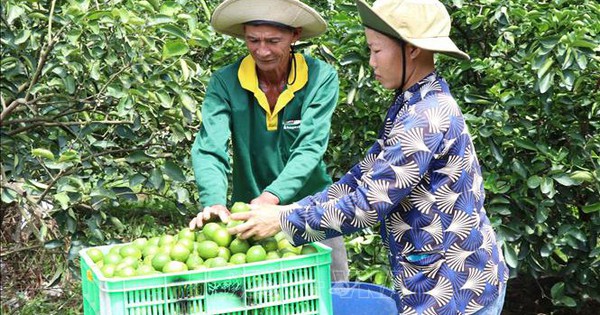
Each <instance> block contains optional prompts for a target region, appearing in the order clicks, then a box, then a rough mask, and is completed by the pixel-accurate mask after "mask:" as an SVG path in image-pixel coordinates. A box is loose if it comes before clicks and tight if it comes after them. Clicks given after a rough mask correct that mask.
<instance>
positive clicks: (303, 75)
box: [238, 54, 308, 131]
mask: <svg viewBox="0 0 600 315" xmlns="http://www.w3.org/2000/svg"><path fill="white" fill-rule="evenodd" d="M295 57H296V69H294V67H292V70H291V71H290V75H289V77H288V81H289V80H293V78H294V75H295V76H296V81H295V82H294V84H292V85H286V88H285V90H283V92H281V94H280V95H279V98H277V104H275V108H274V109H273V112H271V107H270V106H269V102H268V101H267V96H266V95H265V93H264V92H263V91H262V90H261V89H260V88H259V87H258V76H257V75H256V63H255V62H254V59H253V58H252V56H251V55H248V56H246V58H244V59H243V60H242V63H241V64H240V69H239V70H238V79H239V80H240V84H241V85H242V87H243V88H244V89H246V90H248V91H250V92H252V93H254V97H255V98H256V100H257V101H258V104H259V105H260V107H262V108H263V109H264V110H265V113H266V117H267V130H269V131H275V130H277V114H278V113H279V112H280V111H281V110H282V109H283V108H284V107H285V105H287V104H288V103H289V102H290V101H291V100H292V99H293V98H294V93H295V92H296V91H299V90H300V89H302V88H303V87H304V86H305V85H306V82H308V66H307V65H306V60H304V56H302V54H295ZM294 70H295V71H296V73H295V74H294Z"/></svg>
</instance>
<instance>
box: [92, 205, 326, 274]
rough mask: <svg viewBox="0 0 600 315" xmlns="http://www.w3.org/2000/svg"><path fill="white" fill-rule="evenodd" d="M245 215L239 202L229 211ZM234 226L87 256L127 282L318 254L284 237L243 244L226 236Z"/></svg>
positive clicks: (143, 240) (163, 237)
mask: <svg viewBox="0 0 600 315" xmlns="http://www.w3.org/2000/svg"><path fill="white" fill-rule="evenodd" d="M244 211H250V207H249V205H247V204H245V203H241V202H236V203H234V205H233V206H232V208H231V212H232V213H236V212H244ZM236 224H240V222H235V221H230V222H229V223H228V224H225V223H222V222H209V223H206V224H205V225H204V226H203V227H202V229H201V230H199V231H192V230H190V229H189V228H184V229H182V230H179V231H178V232H177V233H176V234H174V235H170V234H164V235H161V236H155V237H152V238H149V239H147V238H138V239H136V240H134V241H133V242H131V243H128V244H126V245H115V246H113V247H111V248H110V250H109V251H108V252H102V251H101V250H100V249H98V248H96V247H93V248H90V249H88V250H87V251H86V254H87V256H88V257H89V258H90V259H91V260H92V261H93V262H94V264H95V265H96V266H97V267H98V268H99V269H100V271H101V272H102V274H103V275H104V276H105V277H107V278H113V277H118V278H129V277H135V276H147V275H153V274H160V273H175V272H184V271H188V270H202V269H207V268H218V267H227V266H234V265H241V264H246V263H254V262H260V261H265V260H273V259H281V258H286V257H291V256H296V255H306V254H312V253H315V252H316V251H317V249H316V248H315V247H314V246H312V245H304V246H298V247H294V246H292V244H290V242H289V241H288V240H287V239H286V238H285V237H284V235H283V233H279V234H277V235H275V236H274V237H270V238H266V239H263V240H259V241H254V240H242V239H239V238H237V237H234V236H232V235H230V234H229V233H228V232H227V229H228V228H230V227H232V226H234V225H236Z"/></svg>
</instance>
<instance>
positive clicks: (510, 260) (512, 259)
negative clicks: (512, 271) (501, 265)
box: [504, 245, 519, 268]
mask: <svg viewBox="0 0 600 315" xmlns="http://www.w3.org/2000/svg"><path fill="white" fill-rule="evenodd" d="M504 257H505V259H506V264H507V265H508V266H509V267H511V268H517V266H518V265H519V260H518V258H517V253H516V251H515V249H514V248H513V247H512V246H510V245H505V246H504Z"/></svg>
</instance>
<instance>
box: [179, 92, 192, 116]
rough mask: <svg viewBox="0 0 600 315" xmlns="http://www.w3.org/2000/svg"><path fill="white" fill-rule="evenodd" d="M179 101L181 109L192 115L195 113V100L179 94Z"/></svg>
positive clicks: (187, 95) (184, 94)
mask: <svg viewBox="0 0 600 315" xmlns="http://www.w3.org/2000/svg"><path fill="white" fill-rule="evenodd" d="M179 99H180V100H181V104H182V105H183V107H185V109H187V110H188V111H190V112H192V113H193V112H195V111H196V100H194V99H193V98H192V97H191V96H189V94H186V93H181V94H179Z"/></svg>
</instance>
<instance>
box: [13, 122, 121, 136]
mask: <svg viewBox="0 0 600 315" xmlns="http://www.w3.org/2000/svg"><path fill="white" fill-rule="evenodd" d="M31 121H34V122H33V123H32V124H31V125H28V126H24V127H21V128H17V129H15V130H13V131H11V132H9V133H7V134H6V135H7V136H9V137H12V136H14V135H16V134H19V133H21V132H25V131H28V130H31V129H34V128H37V127H40V126H45V127H54V126H64V127H66V126H77V125H81V126H85V125H90V124H103V125H131V124H133V122H131V121H127V120H93V121H66V122H51V119H45V118H40V119H39V120H37V121H35V120H34V119H31Z"/></svg>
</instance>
